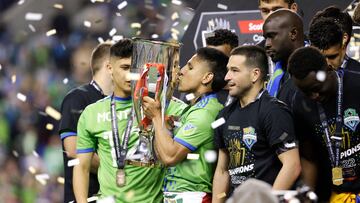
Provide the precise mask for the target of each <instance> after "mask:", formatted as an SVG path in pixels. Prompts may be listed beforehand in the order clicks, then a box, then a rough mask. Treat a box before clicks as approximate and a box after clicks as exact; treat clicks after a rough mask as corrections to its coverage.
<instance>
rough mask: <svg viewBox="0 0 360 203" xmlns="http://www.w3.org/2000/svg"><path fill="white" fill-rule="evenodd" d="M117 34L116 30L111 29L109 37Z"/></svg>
mask: <svg viewBox="0 0 360 203" xmlns="http://www.w3.org/2000/svg"><path fill="white" fill-rule="evenodd" d="M115 34H116V29H115V28H113V29H111V30H110V32H109V35H110V36H111V37H112V36H113V35H115Z"/></svg>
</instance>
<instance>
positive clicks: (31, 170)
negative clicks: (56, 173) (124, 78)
mask: <svg viewBox="0 0 360 203" xmlns="http://www.w3.org/2000/svg"><path fill="white" fill-rule="evenodd" d="M28 170H29V171H30V173H31V174H35V173H36V169H35V167H33V166H29V168H28Z"/></svg>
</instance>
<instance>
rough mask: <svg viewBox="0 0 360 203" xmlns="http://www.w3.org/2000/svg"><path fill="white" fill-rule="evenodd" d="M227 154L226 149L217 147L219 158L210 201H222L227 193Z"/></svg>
mask: <svg viewBox="0 0 360 203" xmlns="http://www.w3.org/2000/svg"><path fill="white" fill-rule="evenodd" d="M228 165H229V155H228V152H227V150H226V149H219V158H218V162H217V165H216V169H215V174H214V179H213V188H212V202H213V203H223V202H225V200H226V195H228V193H229V186H230V176H229V171H228Z"/></svg>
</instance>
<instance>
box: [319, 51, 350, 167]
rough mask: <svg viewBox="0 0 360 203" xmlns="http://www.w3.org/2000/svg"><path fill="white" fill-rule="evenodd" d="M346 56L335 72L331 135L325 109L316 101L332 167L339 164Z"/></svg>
mask: <svg viewBox="0 0 360 203" xmlns="http://www.w3.org/2000/svg"><path fill="white" fill-rule="evenodd" d="M347 61H348V58H347V57H345V59H344V61H343V63H342V64H341V67H340V68H339V70H338V71H337V72H336V76H337V82H338V91H337V99H336V128H335V134H334V135H333V136H330V132H329V123H328V121H327V118H326V114H325V110H324V108H323V107H322V105H321V104H320V103H318V109H319V116H320V122H321V126H322V128H323V131H324V133H325V142H326V147H327V150H328V153H329V155H330V161H331V165H332V167H333V168H334V167H338V166H339V159H340V147H341V141H342V136H341V129H342V124H343V120H342V105H343V77H344V68H345V66H346V65H347ZM331 140H333V142H334V148H335V152H334V149H333V143H332V141H331Z"/></svg>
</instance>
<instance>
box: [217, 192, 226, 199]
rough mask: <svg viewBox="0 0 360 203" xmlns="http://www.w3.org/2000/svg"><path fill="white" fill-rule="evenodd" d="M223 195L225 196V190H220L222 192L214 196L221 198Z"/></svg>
mask: <svg viewBox="0 0 360 203" xmlns="http://www.w3.org/2000/svg"><path fill="white" fill-rule="evenodd" d="M224 197H226V193H225V192H222V193H219V194H217V195H216V198H218V199H222V198H224Z"/></svg>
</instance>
